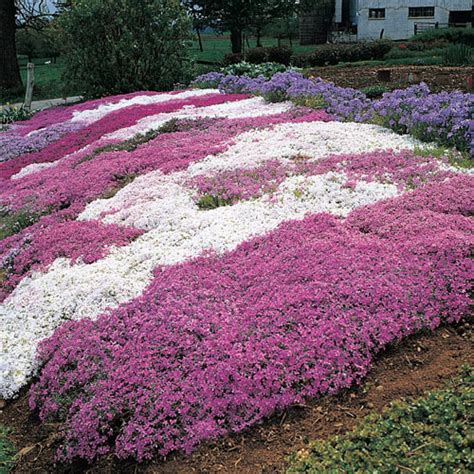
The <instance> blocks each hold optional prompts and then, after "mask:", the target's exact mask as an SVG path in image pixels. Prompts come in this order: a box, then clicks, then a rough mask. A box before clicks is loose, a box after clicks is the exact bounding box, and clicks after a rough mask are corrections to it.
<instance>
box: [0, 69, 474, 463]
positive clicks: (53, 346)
mask: <svg viewBox="0 0 474 474" xmlns="http://www.w3.org/2000/svg"><path fill="white" fill-rule="evenodd" d="M210 81H214V82H217V84H214V85H218V86H219V87H220V88H221V89H225V88H228V89H230V90H227V91H226V92H227V93H225V94H222V93H221V92H219V90H217V89H215V88H214V89H209V88H204V89H192V90H185V91H174V92H172V93H155V92H138V93H134V94H128V95H125V96H117V97H108V98H104V99H99V100H96V101H91V102H85V103H82V104H77V105H74V106H72V107H62V108H56V109H51V110H47V111H44V112H41V113H39V114H37V115H35V116H34V117H33V118H31V119H30V120H28V121H25V122H22V123H16V124H13V125H11V126H9V127H7V129H6V130H3V131H2V132H1V134H0V140H1V143H2V155H1V159H0V180H1V189H2V191H1V192H0V206H1V213H0V231H1V240H0V265H1V268H0V300H1V304H0V327H1V328H2V333H1V334H0V337H1V339H0V342H1V344H2V348H3V353H2V354H1V364H0V395H1V396H2V397H3V398H5V399H14V398H15V397H16V396H18V394H20V402H9V403H8V406H7V409H6V411H5V413H7V416H8V417H10V418H9V419H8V420H5V421H7V422H13V418H14V416H12V415H11V413H12V410H13V413H15V410H16V408H14V407H19V406H21V405H17V403H20V404H21V403H23V404H24V403H25V397H26V396H28V398H29V407H30V410H31V412H32V415H31V418H29V420H30V421H32V422H33V420H36V419H37V418H36V417H38V416H39V418H40V419H41V421H42V425H41V426H42V428H40V429H39V433H40V436H44V437H46V439H48V437H49V436H50V433H51V431H50V430H51V429H53V430H54V433H55V435H54V436H55V438H54V440H53V441H52V442H51V443H50V445H49V447H48V448H47V449H51V450H53V448H54V449H56V448H57V449H56V459H57V462H60V463H64V464H67V463H71V462H72V463H73V465H78V466H83V464H82V463H84V462H87V461H88V462H98V463H99V465H100V463H102V462H105V460H110V459H111V456H112V457H116V458H117V459H121V460H125V461H126V460H128V459H130V458H132V459H136V460H137V461H140V462H143V461H148V460H151V459H157V458H160V457H165V456H170V455H173V456H174V453H175V452H176V451H184V452H186V453H187V454H189V453H190V452H191V451H192V450H194V449H197V448H198V447H199V445H200V444H202V443H206V442H213V440H215V439H216V438H219V437H224V436H227V435H229V434H231V433H239V432H243V433H246V432H247V430H248V429H250V428H251V427H253V426H254V425H258V424H260V423H261V422H264V421H265V420H267V419H268V418H269V417H272V416H274V415H275V413H277V414H278V413H282V411H284V410H286V409H289V407H293V406H295V405H305V404H306V403H308V402H309V401H310V400H312V399H315V398H318V397H320V396H326V395H334V394H337V393H340V392H342V391H344V390H346V389H348V388H349V387H353V386H354V385H357V384H360V383H361V382H362V380H363V379H364V377H366V375H367V374H368V373H369V371H370V369H371V367H372V366H373V364H374V360H375V359H376V357H377V354H379V353H381V352H383V351H384V350H386V348H387V346H390V347H391V346H392V345H393V344H395V343H396V342H397V341H400V340H402V339H405V338H409V337H411V336H412V335H414V334H417V333H419V332H420V331H428V330H434V329H436V328H437V327H439V326H440V325H446V324H458V323H459V322H460V321H461V320H462V318H463V317H465V316H466V315H467V314H468V311H469V305H470V303H471V300H470V297H469V290H470V286H469V283H468V277H469V276H470V275H471V274H472V269H473V267H472V264H473V262H472V260H471V259H470V258H469V256H470V251H471V249H472V244H473V241H472V235H473V223H472V218H471V217H470V216H472V212H473V209H472V203H473V200H472V199H471V198H472V188H473V186H472V185H473V177H472V174H471V173H469V171H466V170H462V169H460V168H458V167H457V166H456V163H457V162H458V155H461V154H462V153H464V156H466V153H467V152H468V150H470V148H469V147H470V142H469V140H468V137H469V130H468V128H467V125H466V124H468V123H469V122H468V118H467V116H466V114H467V113H468V112H466V111H468V109H469V103H468V101H471V100H472V97H471V96H469V95H462V94H461V93H455V94H442V95H436V94H430V92H429V90H428V89H427V88H426V86H423V85H422V86H420V87H418V88H414V89H410V90H408V91H396V92H394V93H393V95H389V96H384V98H383V99H382V100H380V101H376V102H372V101H370V100H369V99H368V98H367V97H365V96H364V95H363V94H360V93H359V92H357V91H354V90H351V89H342V88H337V87H335V86H333V85H331V84H327V83H324V82H323V81H321V80H319V81H317V82H311V81H308V80H307V79H305V78H303V77H302V76H301V75H299V74H297V73H294V72H288V73H282V74H276V75H274V76H273V78H272V79H271V80H269V81H266V80H264V79H262V78H257V79H252V78H248V77H236V76H225V75H223V74H217V75H216V74H211V75H209V76H206V77H203V78H199V79H198V81H197V82H196V84H200V85H201V86H204V87H205V86H206V82H210ZM256 93H257V94H259V95H260V96H259V97H255V96H254V95H253V94H256ZM287 99H291V100H287ZM422 109H423V110H425V111H426V113H425V114H420V113H419V112H420V110H422ZM399 110H403V115H401V116H400V115H397V114H398V111H399ZM437 114H438V115H441V116H442V118H443V119H442V120H438V118H437V117H438V115H437ZM392 117H394V118H392ZM395 118H396V120H395ZM364 121H366V122H371V123H364ZM380 124H385V125H387V127H389V128H392V129H393V130H390V129H389V128H387V127H382V126H381V125H380ZM407 131H412V132H413V133H414V134H416V136H417V137H418V138H419V139H417V138H415V137H413V136H410V135H408V134H407V133H406V132H407ZM395 132H398V133H395ZM431 139H437V140H441V143H442V144H445V145H446V146H450V145H455V146H457V147H458V148H459V150H460V151H459V152H455V151H453V150H446V151H444V149H440V148H437V149H435V148H433V145H432V144H424V143H423V141H421V140H431ZM440 150H441V151H440ZM448 337H450V336H448ZM31 381H33V385H31V386H29V385H30V383H31ZM27 386H29V390H28V395H27V394H26V392H25V387H27ZM278 416H279V415H278ZM285 416H286V415H285ZM280 421H281V419H280ZM22 423H24V422H22ZM282 425H284V422H282ZM50 441H51V440H50ZM22 443H23V442H22ZM35 449H36V447H35ZM43 450H44V447H43ZM32 451H33V450H31V451H30V452H32ZM25 453H27V450H24V451H23V454H24V455H25V456H26V454H25ZM48 462H49V461H48ZM107 462H109V461H107ZM114 462H115V461H114ZM117 462H119V461H117ZM77 463H79V464H77Z"/></svg>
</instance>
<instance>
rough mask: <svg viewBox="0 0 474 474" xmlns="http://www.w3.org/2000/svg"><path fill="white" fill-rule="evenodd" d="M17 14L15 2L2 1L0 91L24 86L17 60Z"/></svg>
mask: <svg viewBox="0 0 474 474" xmlns="http://www.w3.org/2000/svg"><path fill="white" fill-rule="evenodd" d="M15 14H16V9H15V0H1V1H0V90H14V89H20V88H21V86H22V84H21V78H20V69H19V67H18V61H17V58H16V43H15V29H16V27H15Z"/></svg>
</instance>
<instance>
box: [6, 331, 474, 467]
mask: <svg viewBox="0 0 474 474" xmlns="http://www.w3.org/2000/svg"><path fill="white" fill-rule="evenodd" d="M472 342H473V337H472V325H470V324H469V323H467V322H466V323H463V324H461V325H459V326H456V327H444V328H441V329H438V330H437V331H435V332H434V333H430V334H427V333H426V334H422V335H418V336H414V337H411V338H408V339H406V340H405V341H403V342H401V343H398V344H395V345H393V346H391V347H389V348H388V349H387V350H386V351H385V352H384V353H383V354H380V355H379V356H378V357H377V359H376V361H375V363H374V366H373V368H372V370H371V371H370V373H369V375H368V376H367V378H366V380H365V382H364V384H363V385H361V386H359V387H355V388H352V389H350V390H346V391H344V392H343V393H341V394H339V395H337V396H327V397H323V398H321V399H319V400H314V401H310V402H308V403H307V404H305V405H303V406H294V407H292V408H290V409H288V410H286V411H284V412H280V413H278V414H277V415H275V416H274V417H272V418H271V419H269V420H267V421H266V422H265V423H263V424H261V425H259V426H257V427H254V428H253V429H249V430H247V431H245V432H243V433H241V434H237V435H231V436H228V437H226V438H223V439H221V440H219V441H216V442H213V443H206V444H203V445H201V447H200V448H199V449H197V450H196V451H195V452H194V453H193V454H191V455H190V456H185V455H183V454H175V455H173V456H171V457H170V458H168V459H167V460H165V461H156V462H151V463H146V464H142V465H138V464H136V463H132V462H116V461H114V459H113V458H112V457H111V456H109V457H103V458H101V459H100V460H99V461H98V462H96V463H95V464H94V465H92V466H87V465H85V464H79V463H76V464H74V465H72V466H66V467H65V466H55V465H54V460H53V457H54V451H55V449H56V448H57V445H58V442H59V438H60V436H59V434H58V432H57V428H58V427H57V425H53V424H50V425H48V424H40V423H39V421H38V419H37V418H36V417H35V416H34V415H32V414H30V413H29V410H28V403H27V392H26V390H25V391H24V392H23V393H22V395H21V396H20V397H19V398H18V399H17V400H15V401H13V402H11V403H9V404H8V406H7V407H6V408H5V409H4V410H3V412H0V423H1V424H4V425H7V426H9V427H11V428H13V429H14V430H15V432H16V434H15V435H13V436H12V441H13V442H14V443H15V445H16V446H17V448H18V449H19V450H20V452H21V453H22V455H21V456H20V460H19V462H18V464H17V466H16V469H15V470H14V472H16V473H28V474H29V473H50V472H61V473H66V472H68V473H100V474H107V473H114V474H115V473H132V472H133V473H135V472H136V473H147V474H149V473H166V474H171V473H173V474H175V473H183V474H184V473H186V474H188V473H192V472H197V473H217V472H219V473H239V474H246V473H248V474H256V473H261V474H269V473H275V472H281V471H282V469H284V468H285V464H286V458H287V456H288V455H289V454H290V453H293V452H295V451H298V450H300V449H302V448H304V447H305V445H306V444H307V443H308V441H310V440H314V439H319V438H327V437H328V436H331V435H334V434H340V433H343V432H345V431H347V430H350V429H351V428H352V427H353V426H354V425H355V423H356V422H358V421H359V420H360V419H361V418H363V417H364V416H365V415H367V414H368V413H370V412H380V411H381V409H382V408H383V407H385V406H386V405H387V404H388V403H389V402H390V401H392V400H395V399H399V398H402V397H416V396H419V395H421V394H422V393H423V392H424V391H426V390H430V389H433V388H436V387H440V386H442V385H443V384H444V383H445V381H446V380H448V379H450V378H451V377H453V376H454V375H455V374H456V373H457V372H458V370H459V368H460V367H461V365H463V364H464V363H467V362H469V363H470V364H474V345H473V344H472Z"/></svg>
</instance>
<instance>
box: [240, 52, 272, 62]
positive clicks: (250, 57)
mask: <svg viewBox="0 0 474 474" xmlns="http://www.w3.org/2000/svg"><path fill="white" fill-rule="evenodd" d="M244 57H245V61H247V62H248V63H251V64H262V63H266V62H268V49H267V48H253V49H249V50H248V51H246V52H245V55H244Z"/></svg>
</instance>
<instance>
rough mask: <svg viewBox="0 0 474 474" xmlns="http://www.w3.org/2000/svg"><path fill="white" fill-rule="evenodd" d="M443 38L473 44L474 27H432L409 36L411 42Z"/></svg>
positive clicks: (453, 41)
mask: <svg viewBox="0 0 474 474" xmlns="http://www.w3.org/2000/svg"><path fill="white" fill-rule="evenodd" d="M438 40H445V41H448V42H449V43H457V44H458V43H462V44H466V45H468V46H474V28H432V29H430V30H426V31H423V32H422V33H420V34H418V35H415V36H413V37H412V38H410V41H411V42H416V43H418V42H420V43H429V42H431V41H438Z"/></svg>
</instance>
